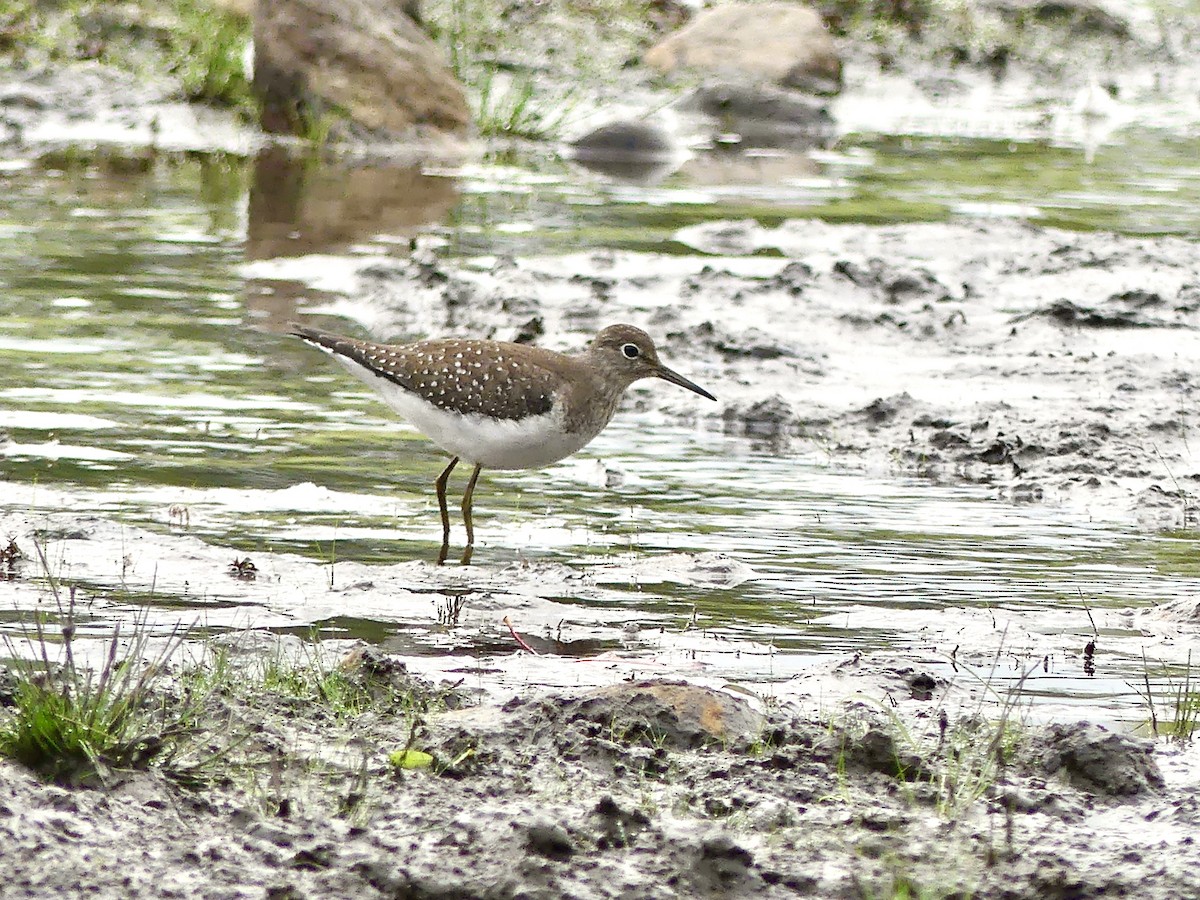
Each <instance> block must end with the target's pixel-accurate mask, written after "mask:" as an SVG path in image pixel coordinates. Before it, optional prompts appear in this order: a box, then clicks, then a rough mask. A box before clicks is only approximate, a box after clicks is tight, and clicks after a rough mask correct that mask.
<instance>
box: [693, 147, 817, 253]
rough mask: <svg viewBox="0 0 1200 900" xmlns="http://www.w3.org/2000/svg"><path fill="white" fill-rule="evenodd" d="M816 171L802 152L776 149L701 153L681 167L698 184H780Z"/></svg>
mask: <svg viewBox="0 0 1200 900" xmlns="http://www.w3.org/2000/svg"><path fill="white" fill-rule="evenodd" d="M817 171H818V170H817V165H816V163H814V162H813V161H812V160H811V159H809V158H808V157H807V156H804V155H803V154H800V153H788V152H786V151H774V150H772V151H764V152H761V153H704V154H698V155H696V156H694V157H692V158H691V159H689V160H688V161H687V162H686V163H684V164H683V166H681V167H680V169H679V173H680V176H681V177H682V178H685V179H686V180H687V181H688V182H689V183H690V184H697V185H725V184H743V185H745V184H763V185H778V184H785V183H787V182H788V181H789V180H793V181H794V180H796V179H801V178H811V177H813V176H814V175H815V174H816V173H817ZM720 224H722V225H727V224H728V223H720ZM706 252H708V251H706ZM718 252H720V251H718Z"/></svg>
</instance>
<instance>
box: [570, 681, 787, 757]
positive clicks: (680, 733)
mask: <svg viewBox="0 0 1200 900" xmlns="http://www.w3.org/2000/svg"><path fill="white" fill-rule="evenodd" d="M572 715H573V716H578V717H580V718H585V719H588V720H590V721H593V722H599V723H601V724H603V725H605V726H606V727H608V728H611V729H613V730H615V731H616V732H619V733H621V734H623V735H625V737H626V738H627V739H631V738H633V737H634V736H636V735H637V734H645V735H647V736H649V737H652V738H653V739H654V740H655V741H660V742H662V743H663V744H665V745H666V746H669V747H675V748H681V749H687V748H694V747H700V746H703V745H704V744H707V743H710V742H718V743H732V742H735V741H738V740H752V739H754V738H755V737H757V736H758V734H759V733H760V732H761V731H762V729H763V725H764V722H765V719H764V717H763V715H762V713H760V712H758V711H757V710H755V709H753V708H752V707H751V706H750V704H749V703H747V702H746V701H745V700H741V699H739V698H737V697H734V696H732V695H731V694H727V693H725V692H724V691H717V690H713V689H712V688H707V687H701V686H699V685H694V684H687V683H686V682H676V681H642V682H637V683H634V684H629V683H622V684H617V685H612V686H611V687H605V688H598V689H597V690H595V691H592V692H591V693H589V694H588V695H587V696H586V697H584V698H583V699H581V700H579V701H578V702H577V704H576V705H575V709H574V710H573V711H572Z"/></svg>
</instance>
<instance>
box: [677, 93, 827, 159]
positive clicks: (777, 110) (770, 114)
mask: <svg viewBox="0 0 1200 900" xmlns="http://www.w3.org/2000/svg"><path fill="white" fill-rule="evenodd" d="M679 109H680V110H682V111H685V112H699V113H702V114H704V115H706V116H710V117H712V118H713V119H715V120H716V127H717V131H718V132H720V133H722V134H729V133H731V132H732V133H735V134H737V136H738V138H739V143H740V145H741V146H742V147H776V148H787V149H792V150H802V149H807V148H809V147H824V146H827V145H828V144H830V143H832V141H833V139H834V138H835V137H836V128H835V126H834V122H833V117H832V116H830V115H829V110H828V109H826V107H825V104H824V103H822V102H821V101H819V100H814V99H813V98H811V97H808V96H806V95H804V94H800V93H798V92H796V91H788V90H783V89H781V88H774V87H770V86H768V85H763V84H756V85H750V84H739V83H733V82H726V83H720V84H708V85H704V86H703V87H700V88H697V89H696V90H695V91H694V92H693V93H692V94H691V95H690V96H688V97H686V98H685V99H684V100H682V101H681V102H680V104H679Z"/></svg>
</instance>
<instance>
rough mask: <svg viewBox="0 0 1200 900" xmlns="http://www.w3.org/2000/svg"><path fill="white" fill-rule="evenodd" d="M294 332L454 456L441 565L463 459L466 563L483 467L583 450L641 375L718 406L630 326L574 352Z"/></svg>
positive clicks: (531, 462) (440, 493) (520, 465)
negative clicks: (454, 480)
mask: <svg viewBox="0 0 1200 900" xmlns="http://www.w3.org/2000/svg"><path fill="white" fill-rule="evenodd" d="M289 329H290V333H291V334H292V335H294V336H296V337H298V338H300V339H302V340H304V341H305V342H307V343H308V344H310V345H312V346H314V347H317V348H318V349H321V350H324V351H325V352H327V353H329V354H331V355H332V356H333V358H334V359H336V360H337V361H338V362H339V363H340V364H341V365H342V366H344V367H345V368H346V369H347V370H348V371H349V372H350V373H351V374H353V375H354V376H356V377H357V378H359V379H361V380H362V381H364V382H365V383H367V384H368V385H370V386H371V387H373V388H374V389H375V390H376V391H377V392H378V393H379V394H380V396H381V397H382V399H383V400H384V402H385V403H387V405H388V406H390V407H391V408H392V409H393V410H395V411H396V412H397V413H399V414H400V416H401V417H402V418H404V419H406V420H407V421H408V422H409V424H411V425H413V426H414V427H415V428H416V429H417V430H418V431H420V432H421V433H422V434H423V435H425V437H427V438H428V439H429V440H430V441H432V442H433V443H434V444H436V445H437V446H438V447H439V448H441V449H442V450H443V451H445V452H446V453H448V454H449V455H450V457H451V459H450V463H449V464H448V465H447V466H446V468H445V469H444V470H443V471H442V474H441V475H439V476H438V478H437V480H436V481H435V482H434V485H435V487H436V489H437V498H438V510H439V511H440V513H441V518H442V546H441V550H440V552H439V553H438V558H437V564H438V565H442V564H443V563H445V561H446V557H447V555H448V554H449V550H450V514H449V512H448V511H447V507H446V486H447V484H448V481H449V478H450V473H451V472H453V471H454V468H455V466H457V465H458V464H459V462H460V461H465V462H467V463H469V464H471V465H472V466H474V468H473V470H472V472H471V477H470V478H469V480H468V481H467V486H466V490H465V491H464V493H463V498H462V515H463V523H464V524H465V525H466V530H467V543H466V546H465V548H464V549H463V554H462V557H461V560H460V564H462V565H467V564H469V563H470V561H471V555H472V551H473V549H474V544H475V528H474V523H473V521H472V506H473V502H474V495H475V484H476V482H477V481H478V480H479V473H480V472H481V471H482V470H483V469H485V468H488V469H536V468H541V467H543V466H548V465H550V464H551V463H555V462H558V461H559V460H560V459H564V458H566V457H568V456H570V455H571V454H572V453H575V452H577V451H578V450H581V449H582V448H583V447H585V446H586V445H587V444H588V443H590V442H591V440H592V439H593V438H594V437H596V435H598V434H599V433H600V432H601V431H603V430H604V428H605V426H606V425H608V423H609V421H611V419H612V417H613V415H614V414H615V413H616V411H617V407H618V405H619V404H620V401H621V398H622V396H624V394H625V391H626V389H628V388H629V386H630V385H631V384H633V383H634V382H635V381H639V380H641V379H643V378H661V379H663V380H664V381H669V382H671V383H672V384H676V385H679V386H680V387H683V388H686V389H687V390H689V391H692V392H693V393H696V394H699V395H700V396H701V397H705V398H707V399H709V400H714V401H715V400H716V399H717V398H716V397H714V396H713V395H712V394H710V393H709V392H708V391H706V390H705V389H704V388H702V387H700V386H699V385H697V384H695V383H694V382H692V381H690V380H688V379H687V378H685V377H683V376H682V375H680V374H679V373H678V372H676V371H674V370H673V369H669V368H667V366H665V365H664V364H663V363H662V362H661V361H660V360H659V358H658V350H657V348H656V347H655V346H654V341H653V340H652V339H651V338H650V335H648V334H646V332H644V331H642V330H641V329H640V328H636V327H634V326H633V325H623V324H622V325H609V326H608V327H607V328H604V329H602V330H601V331H600V332H599V333H598V334H597V335H596V337H595V338H594V339H593V340H592V342H591V343H590V345H588V347H587V348H586V349H585V350H583V351H582V352H580V353H575V354H565V353H557V352H555V351H553V350H547V349H545V348H542V347H536V346H532V345H530V344H518V343H512V342H509V341H496V340H471V339H465V338H438V339H430V340H421V341H416V342H414V343H408V344H379V343H374V342H372V341H364V340H357V339H355V338H350V337H344V336H342V335H339V334H333V333H330V332H327V331H322V330H320V329H317V328H312V327H309V326H307V325H303V324H299V323H294V322H293V323H290V324H289Z"/></svg>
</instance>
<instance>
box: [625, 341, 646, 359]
mask: <svg viewBox="0 0 1200 900" xmlns="http://www.w3.org/2000/svg"><path fill="white" fill-rule="evenodd" d="M621 353H622V354H624V356H625V358H626V359H637V358H638V357H639V356H641V355H642V350H641V348H640V347H638V345H637V344H623V345H622V346H621Z"/></svg>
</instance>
